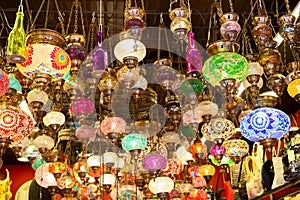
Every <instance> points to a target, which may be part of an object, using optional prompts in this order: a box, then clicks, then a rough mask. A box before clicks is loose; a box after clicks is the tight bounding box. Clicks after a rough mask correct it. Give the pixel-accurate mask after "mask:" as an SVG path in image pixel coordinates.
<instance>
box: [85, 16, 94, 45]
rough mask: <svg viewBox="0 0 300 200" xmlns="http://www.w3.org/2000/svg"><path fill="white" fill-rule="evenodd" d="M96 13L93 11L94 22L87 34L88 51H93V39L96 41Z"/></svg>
mask: <svg viewBox="0 0 300 200" xmlns="http://www.w3.org/2000/svg"><path fill="white" fill-rule="evenodd" d="M95 15H96V13H95V12H93V14H92V23H91V24H90V27H89V32H88V35H87V42H86V49H87V50H88V51H92V50H93V41H94V35H95V27H96V25H95V22H96V17H95Z"/></svg>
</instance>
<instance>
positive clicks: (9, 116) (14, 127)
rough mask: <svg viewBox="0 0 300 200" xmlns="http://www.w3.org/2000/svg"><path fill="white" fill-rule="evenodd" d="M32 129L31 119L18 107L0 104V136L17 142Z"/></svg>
mask: <svg viewBox="0 0 300 200" xmlns="http://www.w3.org/2000/svg"><path fill="white" fill-rule="evenodd" d="M32 129H33V121H32V119H31V118H30V117H29V116H28V115H27V114H26V113H25V112H24V111H22V110H21V109H20V108H16V107H13V106H7V105H3V104H2V105H0V138H4V139H8V140H12V141H14V142H19V141H21V140H22V139H23V138H25V137H27V136H28V135H29V134H30V133H31V131H32Z"/></svg>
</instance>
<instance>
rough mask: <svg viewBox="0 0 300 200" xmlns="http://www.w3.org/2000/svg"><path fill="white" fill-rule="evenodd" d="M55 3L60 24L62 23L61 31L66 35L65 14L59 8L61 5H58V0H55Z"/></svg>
mask: <svg viewBox="0 0 300 200" xmlns="http://www.w3.org/2000/svg"><path fill="white" fill-rule="evenodd" d="M54 3H55V7H56V10H57V13H58V20H59V22H60V25H61V33H62V35H65V24H64V17H63V15H62V14H61V12H60V10H59V6H58V2H57V0H54Z"/></svg>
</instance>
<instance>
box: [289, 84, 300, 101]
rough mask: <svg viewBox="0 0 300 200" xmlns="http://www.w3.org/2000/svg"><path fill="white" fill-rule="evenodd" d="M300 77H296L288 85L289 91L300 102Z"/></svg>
mask: <svg viewBox="0 0 300 200" xmlns="http://www.w3.org/2000/svg"><path fill="white" fill-rule="evenodd" d="M299 86H300V79H295V80H293V81H292V82H290V83H289V84H288V86H287V91H288V93H289V95H290V96H291V97H293V98H294V99H295V100H296V101H297V102H298V103H299V102H300V87H299Z"/></svg>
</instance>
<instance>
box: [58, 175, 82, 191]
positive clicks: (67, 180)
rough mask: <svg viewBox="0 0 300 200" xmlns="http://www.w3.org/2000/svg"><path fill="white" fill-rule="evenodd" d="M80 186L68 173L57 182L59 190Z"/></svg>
mask: <svg viewBox="0 0 300 200" xmlns="http://www.w3.org/2000/svg"><path fill="white" fill-rule="evenodd" d="M77 184H78V182H77V180H76V179H75V177H74V176H72V175H71V174H69V173H68V172H67V173H65V174H63V175H62V176H61V177H60V178H59V179H58V180H57V186H58V188H59V189H61V190H63V189H73V188H74V187H75V186H76V185H77Z"/></svg>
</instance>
